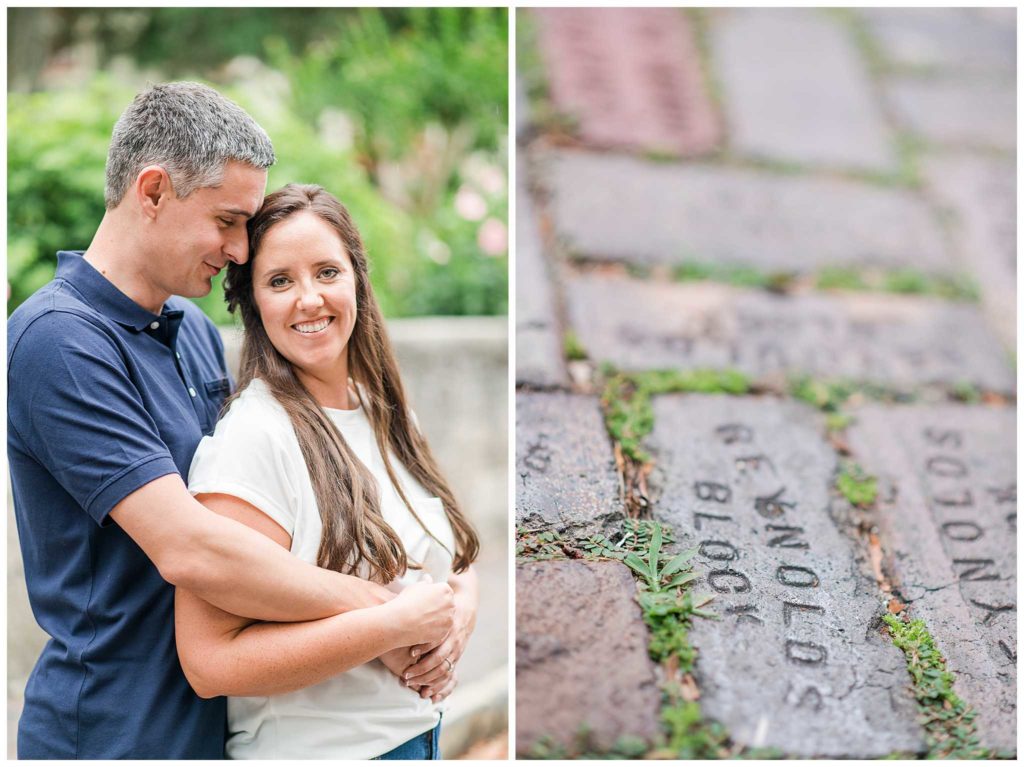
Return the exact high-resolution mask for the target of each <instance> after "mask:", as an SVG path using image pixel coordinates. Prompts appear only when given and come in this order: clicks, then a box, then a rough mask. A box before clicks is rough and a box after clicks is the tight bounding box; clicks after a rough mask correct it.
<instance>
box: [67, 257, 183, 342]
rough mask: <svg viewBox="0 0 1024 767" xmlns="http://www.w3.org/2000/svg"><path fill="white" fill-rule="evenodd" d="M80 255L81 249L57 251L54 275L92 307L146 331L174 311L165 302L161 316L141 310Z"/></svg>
mask: <svg viewBox="0 0 1024 767" xmlns="http://www.w3.org/2000/svg"><path fill="white" fill-rule="evenodd" d="M83 255H84V251H81V250H61V251H58V252H57V277H58V278H60V279H63V280H66V281H67V282H69V283H71V284H72V285H73V286H74V287H75V289H76V290H78V292H79V293H81V294H82V296H83V297H84V298H85V299H86V300H87V301H88V302H89V303H90V304H91V305H92V306H93V308H94V309H96V310H97V311H98V312H100V313H101V314H103V315H104V316H106V317H109V318H110V319H112V320H113V321H114V322H117V323H119V324H121V325H125V326H127V327H130V328H132V329H133V330H136V331H141V330H149V329H151V328H152V325H153V323H154V322H155V323H158V325H157V327H158V328H160V327H166V326H167V323H168V315H170V314H175V313H176V312H174V311H173V310H169V309H168V308H167V305H166V304H165V305H164V311H163V314H162V315H160V314H153V312H151V311H149V310H148V309H143V308H142V307H141V306H139V305H138V304H137V303H135V302H134V301H132V300H131V299H130V298H128V296H126V295H125V294H124V293H122V292H121V291H120V290H118V289H117V288H116V287H114V283H112V282H111V281H110V280H108V279H107V278H106V277H104V276H103V275H102V274H100V273H99V272H98V271H97V270H96V268H95V267H94V266H93V265H92V264H90V263H89V262H88V261H86V260H85V259H84V258H82V256H83ZM179 321H180V320H179Z"/></svg>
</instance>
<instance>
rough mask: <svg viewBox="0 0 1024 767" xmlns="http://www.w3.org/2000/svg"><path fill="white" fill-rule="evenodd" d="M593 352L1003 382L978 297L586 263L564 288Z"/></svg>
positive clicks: (664, 364)
mask: <svg viewBox="0 0 1024 767" xmlns="http://www.w3.org/2000/svg"><path fill="white" fill-rule="evenodd" d="M566 298H567V303H568V310H569V317H570V321H571V323H572V325H573V327H575V328H576V329H577V333H578V334H579V338H580V340H581V341H582V343H583V345H584V347H585V348H586V349H587V351H588V353H589V354H590V357H591V359H593V360H594V361H596V362H604V361H608V362H612V363H614V364H615V365H616V366H618V367H620V368H623V369H627V370H652V369H668V368H675V369H679V370H694V369H698V368H734V369H737V370H740V371H742V372H744V373H747V374H748V375H751V376H753V377H755V378H762V377H776V376H779V375H788V374H808V375H815V376H819V377H826V378H850V379H854V380H859V381H870V382H874V383H880V384H887V385H889V386H893V387H896V388H912V387H914V386H918V385H923V384H947V385H955V384H959V383H963V382H969V383H973V384H975V385H977V386H980V387H982V388H985V389H993V390H996V391H1003V392H1012V391H1013V389H1014V386H1015V380H1016V379H1015V376H1014V374H1013V372H1012V371H1011V370H1010V369H1009V367H1008V364H1007V357H1006V353H1005V351H1004V350H1003V348H1002V347H1001V345H1000V344H999V342H998V340H997V339H996V337H995V335H994V334H993V333H992V332H991V331H990V330H989V329H988V327H987V325H986V324H985V321H984V318H983V317H982V314H981V312H980V311H979V310H978V308H977V307H975V306H972V305H968V304H953V303H949V302H944V301H940V300H937V299H931V298H912V297H907V296H895V295H880V294H867V293H845V294H836V295H822V294H810V295H797V296H780V295H774V294H771V293H768V292H766V291H762V290H751V289H743V288H733V287H730V286H727V285H719V284H708V283H681V284H680V283H671V282H655V281H643V280H636V279H632V278H628V277H606V276H601V275H594V274H588V275H584V276H580V277H576V278H574V279H572V280H570V281H569V282H568V284H567V288H566Z"/></svg>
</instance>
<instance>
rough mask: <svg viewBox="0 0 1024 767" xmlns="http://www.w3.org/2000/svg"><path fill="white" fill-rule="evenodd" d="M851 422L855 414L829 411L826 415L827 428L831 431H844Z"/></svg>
mask: <svg viewBox="0 0 1024 767" xmlns="http://www.w3.org/2000/svg"><path fill="white" fill-rule="evenodd" d="M851 423H853V416H852V415H850V414H849V413H829V414H828V415H826V416H825V428H826V429H828V430H829V431H832V432H836V431H844V430H845V429H846V428H847V427H848V426H849V425H850V424H851Z"/></svg>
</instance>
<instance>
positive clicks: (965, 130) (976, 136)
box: [885, 78, 1017, 150]
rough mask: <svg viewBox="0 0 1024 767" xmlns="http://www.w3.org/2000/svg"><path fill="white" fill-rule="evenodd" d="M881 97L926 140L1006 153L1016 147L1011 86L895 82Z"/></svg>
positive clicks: (958, 82)
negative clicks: (993, 148)
mask: <svg viewBox="0 0 1024 767" xmlns="http://www.w3.org/2000/svg"><path fill="white" fill-rule="evenodd" d="M885 92H886V97H887V99H888V101H889V104H890V105H891V107H892V110H893V112H894V113H895V115H896V119H897V120H898V121H899V122H900V123H901V124H902V125H903V126H904V127H905V128H907V129H908V130H910V131H913V132H914V133H919V134H921V135H923V136H924V137H925V138H927V139H928V140H930V141H933V142H936V143H939V144H947V145H959V146H985V147H995V148H998V149H1006V150H1013V149H1015V148H1016V146H1017V103H1016V92H1017V88H1016V86H1015V85H1014V84H1013V83H996V82H990V81H984V82H970V81H946V80H936V79H932V78H928V79H917V78H896V79H893V80H890V81H889V82H888V83H887V84H886V85H885Z"/></svg>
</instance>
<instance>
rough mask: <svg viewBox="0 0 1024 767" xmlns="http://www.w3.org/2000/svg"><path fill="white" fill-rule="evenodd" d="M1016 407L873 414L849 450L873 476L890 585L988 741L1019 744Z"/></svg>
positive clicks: (854, 433)
mask: <svg viewBox="0 0 1024 767" xmlns="http://www.w3.org/2000/svg"><path fill="white" fill-rule="evenodd" d="M1015 432H1016V411H1015V410H1013V409H987V408H971V407H966V406H952V405H950V406H942V407H900V408H895V407H891V408H887V407H877V406H875V407H868V408H864V409H863V410H860V411H858V413H857V421H856V424H855V425H854V426H853V428H852V429H851V430H850V444H851V447H852V449H853V451H854V454H855V455H856V456H857V457H858V460H859V461H860V462H861V463H862V464H863V465H864V467H865V468H866V469H867V470H868V471H870V472H872V473H874V474H876V475H877V476H879V478H880V487H881V488H882V492H881V503H880V508H879V515H878V516H879V524H880V527H881V533H882V540H883V542H884V544H885V546H886V548H887V550H888V555H889V556H888V561H889V562H890V564H891V567H892V568H893V570H894V578H895V581H896V587H897V588H898V589H899V592H900V594H901V596H902V597H903V599H904V600H905V601H906V602H907V603H908V604H909V611H910V615H911V617H917V618H923V619H924V620H925V622H926V624H927V625H928V628H929V630H930V631H931V633H932V635H933V636H934V637H935V640H936V643H937V644H938V647H939V649H940V650H941V651H942V653H943V655H944V656H945V657H946V660H947V662H948V667H949V669H950V670H951V671H953V672H954V673H956V675H957V681H956V687H955V688H956V690H957V691H958V692H959V694H960V695H961V696H962V697H963V698H964V699H966V700H967V702H968V703H970V704H972V705H973V706H975V707H976V708H977V709H978V711H979V716H978V720H977V723H978V728H979V733H980V734H981V736H982V742H983V743H984V744H985V745H988V746H991V747H996V748H1008V749H1014V748H1015V744H1016V720H1017V715H1016V710H1017V709H1016V698H1017V694H1016V693H1017V663H1016V653H1017V649H1016V648H1017V610H1016V604H1017V579H1016V572H1017V557H1016V550H1017V484H1016V471H1017V461H1016V433H1015Z"/></svg>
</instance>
